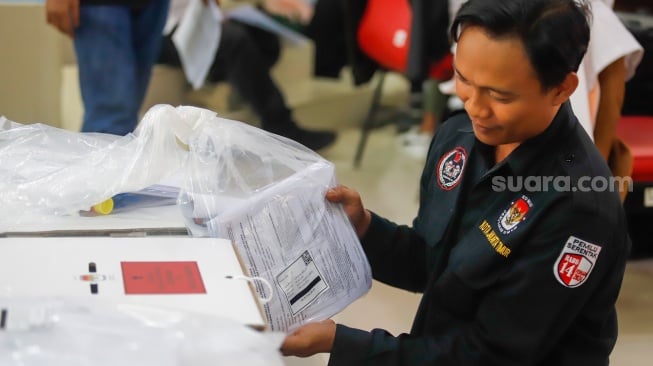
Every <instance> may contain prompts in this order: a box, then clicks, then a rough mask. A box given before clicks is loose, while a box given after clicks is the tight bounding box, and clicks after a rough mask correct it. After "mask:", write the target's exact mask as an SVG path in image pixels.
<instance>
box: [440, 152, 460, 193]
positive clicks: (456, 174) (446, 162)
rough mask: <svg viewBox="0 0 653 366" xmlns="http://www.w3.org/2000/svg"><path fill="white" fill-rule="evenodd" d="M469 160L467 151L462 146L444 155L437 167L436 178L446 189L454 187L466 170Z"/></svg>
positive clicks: (441, 186)
mask: <svg viewBox="0 0 653 366" xmlns="http://www.w3.org/2000/svg"><path fill="white" fill-rule="evenodd" d="M466 162H467V151H465V149H464V148H463V147H462V146H458V147H456V148H455V149H453V150H451V151H449V152H447V153H446V154H444V155H442V157H441V158H440V161H439V162H438V166H437V168H436V178H437V180H438V185H439V186H440V188H442V189H444V190H445V191H450V190H452V189H454V188H455V187H456V186H457V185H458V183H460V179H461V178H462V176H463V172H464V171H465V163H466Z"/></svg>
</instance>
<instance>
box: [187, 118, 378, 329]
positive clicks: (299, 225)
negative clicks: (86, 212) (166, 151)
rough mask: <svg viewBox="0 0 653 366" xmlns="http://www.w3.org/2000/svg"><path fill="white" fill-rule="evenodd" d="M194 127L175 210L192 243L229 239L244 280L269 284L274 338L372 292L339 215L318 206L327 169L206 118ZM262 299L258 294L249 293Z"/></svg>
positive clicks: (291, 145) (267, 308)
mask: <svg viewBox="0 0 653 366" xmlns="http://www.w3.org/2000/svg"><path fill="white" fill-rule="evenodd" d="M179 112H180V113H181V114H183V113H185V112H187V113H190V114H193V115H194V116H195V117H194V118H197V122H196V123H195V124H194V129H193V132H192V134H191V135H189V136H188V138H187V139H185V141H186V142H187V144H188V147H189V150H190V155H189V160H188V162H187V163H186V168H185V169H186V170H185V172H186V173H185V174H184V176H185V178H186V181H185V183H184V184H183V188H182V191H181V194H180V198H179V202H180V205H181V208H182V213H183V215H184V216H185V217H186V218H187V227H188V229H189V231H190V232H191V234H192V235H195V236H214V237H221V238H226V239H230V240H231V241H232V242H234V244H235V245H236V248H237V249H238V251H239V253H240V256H241V258H242V259H243V262H244V264H245V267H246V268H247V270H248V271H249V273H250V275H252V276H254V277H262V278H264V279H266V280H267V281H268V282H269V283H271V284H273V287H274V292H275V296H274V297H273V298H272V300H271V301H270V302H268V303H266V304H265V305H264V312H265V314H266V317H267V320H268V323H269V325H270V327H271V329H273V330H279V331H285V332H288V331H292V330H294V329H296V328H297V327H299V326H301V325H302V324H304V323H306V322H310V321H317V320H323V319H326V318H329V317H331V316H333V315H334V314H336V313H338V312H339V311H341V310H343V309H344V308H345V307H346V306H347V305H348V304H350V303H351V302H353V301H354V300H355V299H357V298H359V297H360V296H362V295H363V294H365V293H366V292H367V291H368V290H369V288H370V286H371V282H372V281H371V271H370V268H369V263H368V262H367V259H366V257H365V254H364V252H363V250H362V248H361V246H360V242H359V241H358V238H357V236H356V234H355V232H354V230H353V228H352V226H351V224H350V223H349V219H348V218H347V216H346V214H345V213H344V210H343V209H342V207H341V206H340V205H336V204H332V203H329V202H327V201H326V199H325V194H326V191H327V189H328V188H329V187H333V186H334V185H335V183H336V179H335V170H334V166H333V164H332V163H330V162H328V161H327V160H325V159H323V158H322V157H321V156H320V155H318V154H316V153H315V152H313V151H311V150H309V149H307V148H306V147H304V146H302V145H300V144H298V143H296V142H294V141H291V140H288V139H286V138H283V137H280V136H276V135H273V134H270V133H267V132H265V131H263V130H260V129H257V128H254V127H251V126H249V125H246V124H243V123H238V122H235V121H230V120H225V119H220V118H218V117H215V116H212V115H207V114H204V115H201V114H196V113H197V110H195V109H186V110H184V109H181V110H180V111H179ZM255 285H256V289H257V291H258V292H259V295H260V296H261V297H267V296H268V295H269V294H267V293H265V291H266V290H265V288H264V287H263V286H261V284H260V283H255Z"/></svg>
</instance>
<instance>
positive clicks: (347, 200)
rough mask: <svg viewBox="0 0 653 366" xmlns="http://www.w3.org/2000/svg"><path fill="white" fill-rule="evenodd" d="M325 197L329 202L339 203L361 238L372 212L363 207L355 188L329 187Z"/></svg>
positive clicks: (370, 220) (368, 225)
mask: <svg viewBox="0 0 653 366" xmlns="http://www.w3.org/2000/svg"><path fill="white" fill-rule="evenodd" d="M326 199H327V200H328V201H330V202H334V203H340V204H342V207H343V208H344V209H345V213H346V214H347V216H348V217H349V221H350V222H351V224H352V225H353V226H354V230H355V231H356V235H358V238H359V239H360V238H362V237H363V236H364V235H365V233H366V232H367V229H368V228H369V227H370V222H372V214H370V212H369V211H368V210H366V209H365V208H364V207H363V201H361V196H360V194H359V193H358V192H356V191H355V190H353V189H351V188H348V187H345V186H343V185H339V186H337V187H335V188H331V189H329V190H328V191H327V193H326Z"/></svg>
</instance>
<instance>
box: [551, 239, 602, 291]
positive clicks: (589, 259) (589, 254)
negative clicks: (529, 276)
mask: <svg viewBox="0 0 653 366" xmlns="http://www.w3.org/2000/svg"><path fill="white" fill-rule="evenodd" d="M600 252H601V247H600V246H598V245H596V244H592V243H588V242H586V241H585V240H582V239H579V238H577V237H575V236H570V237H569V239H567V242H566V243H565V246H564V247H563V248H562V252H560V256H559V257H558V260H557V261H556V262H555V264H554V265H553V274H554V275H555V277H556V279H557V280H558V282H560V283H561V284H562V285H563V286H566V287H570V288H574V287H578V286H580V285H582V284H583V283H585V281H587V279H588V278H589V276H590V273H591V272H592V269H593V268H594V265H595V264H596V260H597V259H598V258H599V253H600Z"/></svg>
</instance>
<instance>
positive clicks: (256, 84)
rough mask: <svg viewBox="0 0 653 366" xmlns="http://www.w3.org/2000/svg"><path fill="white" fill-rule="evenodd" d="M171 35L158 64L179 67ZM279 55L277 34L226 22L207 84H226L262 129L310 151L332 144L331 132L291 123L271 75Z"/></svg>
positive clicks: (281, 96)
mask: <svg viewBox="0 0 653 366" xmlns="http://www.w3.org/2000/svg"><path fill="white" fill-rule="evenodd" d="M173 33H174V32H173ZM173 33H171V34H169V35H167V36H164V40H163V46H162V50H161V55H160V57H159V63H160V64H165V65H171V66H177V67H180V66H181V61H180V58H179V54H178V53H177V49H176V48H175V46H174V44H173V42H172V34H173ZM279 54H280V45H279V39H278V37H277V36H276V35H274V34H272V33H270V32H268V31H266V30H263V29H260V28H256V27H253V26H250V25H247V24H243V23H240V22H238V21H235V20H231V19H228V20H225V21H224V22H223V23H222V35H221V38H220V45H219V47H218V51H217V53H216V55H215V58H214V60H213V64H212V65H211V68H210V70H209V74H208V76H207V81H209V82H212V83H215V82H219V81H227V82H228V83H229V84H230V85H231V86H232V87H233V88H234V89H235V90H236V92H237V93H238V94H239V95H240V96H241V97H242V98H243V99H244V100H245V101H247V102H248V103H249V104H250V105H251V107H252V109H253V110H254V112H255V113H256V114H257V115H258V116H259V117H260V119H261V127H262V128H263V129H264V130H266V131H269V132H272V133H274V134H277V135H281V136H284V137H287V138H290V139H292V140H295V141H297V142H299V143H301V144H303V145H305V146H306V147H308V148H310V149H312V150H319V149H322V148H325V147H327V146H329V145H331V144H332V143H333V142H334V141H335V139H336V134H335V133H334V132H332V131H319V130H308V129H304V128H301V127H299V126H298V125H297V123H296V122H295V121H294V119H293V116H292V111H291V110H290V109H289V108H288V106H287V105H286V102H285V100H284V96H283V94H282V93H281V90H279V87H278V86H277V85H276V83H275V82H274V80H272V78H271V76H270V69H271V68H272V66H274V64H275V63H276V62H277V60H278V59H279Z"/></svg>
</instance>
